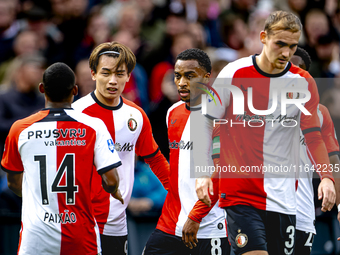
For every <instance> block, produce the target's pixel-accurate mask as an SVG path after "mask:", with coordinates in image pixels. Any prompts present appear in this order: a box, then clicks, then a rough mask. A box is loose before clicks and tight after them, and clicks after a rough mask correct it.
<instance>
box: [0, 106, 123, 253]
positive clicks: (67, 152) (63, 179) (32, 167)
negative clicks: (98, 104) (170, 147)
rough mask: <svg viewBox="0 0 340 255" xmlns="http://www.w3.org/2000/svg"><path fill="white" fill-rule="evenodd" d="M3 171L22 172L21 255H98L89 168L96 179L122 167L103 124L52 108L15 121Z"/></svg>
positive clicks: (7, 140)
mask: <svg viewBox="0 0 340 255" xmlns="http://www.w3.org/2000/svg"><path fill="white" fill-rule="evenodd" d="M1 165H2V167H3V169H5V171H7V172H11V173H22V172H23V181H22V196H23V202H22V203H23V204H22V228H21V238H20V243H19V250H18V254H19V255H20V254H66V253H67V254H98V253H99V252H100V250H101V248H100V239H99V229H98V226H97V224H96V222H95V219H94V215H93V208H92V203H91V199H90V195H91V193H90V192H91V178H92V175H93V171H94V169H93V165H95V166H96V167H97V168H96V169H97V171H98V173H99V174H103V173H105V172H107V171H109V170H111V169H112V168H115V167H118V166H119V165H121V161H120V159H119V156H118V153H117V152H116V151H115V149H114V144H113V141H112V138H111V136H110V134H109V132H108V130H107V128H106V127H105V125H104V123H103V122H102V121H101V120H99V119H96V118H92V117H89V116H87V115H85V114H81V113H77V112H75V111H74V110H73V109H55V108H53V109H44V110H42V111H40V112H38V113H36V114H34V115H31V116H30V117H28V118H25V119H22V120H19V121H17V122H15V123H14V124H13V126H12V128H11V130H10V132H9V135H8V137H7V139H6V144H5V151H4V155H3V159H2V161H1ZM98 173H94V174H95V175H98V176H100V175H99V174H98Z"/></svg>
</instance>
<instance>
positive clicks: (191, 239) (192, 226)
mask: <svg viewBox="0 0 340 255" xmlns="http://www.w3.org/2000/svg"><path fill="white" fill-rule="evenodd" d="M199 227H200V224H199V223H197V222H195V221H193V220H192V219H190V218H188V219H187V221H186V222H185V224H184V226H183V229H182V241H183V243H184V244H185V246H186V247H188V248H190V249H193V248H194V247H196V246H197V243H198V240H197V231H198V228H199Z"/></svg>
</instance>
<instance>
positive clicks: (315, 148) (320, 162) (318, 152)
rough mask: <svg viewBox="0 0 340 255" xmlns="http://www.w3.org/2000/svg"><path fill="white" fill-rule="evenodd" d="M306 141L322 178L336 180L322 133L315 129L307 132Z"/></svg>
mask: <svg viewBox="0 0 340 255" xmlns="http://www.w3.org/2000/svg"><path fill="white" fill-rule="evenodd" d="M305 141H306V144H307V147H308V150H309V151H310V153H311V157H312V162H315V164H316V165H315V169H316V171H317V173H318V174H319V176H320V178H321V179H323V178H330V179H331V180H332V181H333V182H334V177H333V174H332V170H331V167H330V162H329V157H328V154H327V149H326V146H325V143H324V142H323V140H322V136H321V133H320V132H318V131H314V132H311V133H307V134H305Z"/></svg>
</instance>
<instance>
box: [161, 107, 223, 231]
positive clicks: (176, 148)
mask: <svg viewBox="0 0 340 255" xmlns="http://www.w3.org/2000/svg"><path fill="white" fill-rule="evenodd" d="M196 117H198V118H204V116H203V115H202V113H201V109H200V107H199V108H197V107H195V108H193V107H191V108H189V107H188V106H186V104H185V103H184V102H182V101H180V102H178V103H176V104H174V105H173V106H172V107H170V108H169V110H168V113H167V118H166V123H167V126H168V138H169V147H170V176H169V179H170V188H169V190H168V195H167V197H166V199H165V202H164V205H163V210H162V215H161V217H160V218H159V221H158V224H157V229H160V230H162V231H164V232H166V233H168V234H171V235H176V236H179V237H181V236H182V228H183V226H184V224H185V222H186V220H187V219H188V216H189V214H190V212H191V211H192V210H193V207H194V205H195V203H196V202H197V200H198V197H197V194H196V191H195V180H196V179H195V178H192V176H191V173H192V171H193V166H194V164H193V160H194V157H193V153H192V150H193V146H195V145H194V144H193V141H192V139H190V133H191V132H190V118H196ZM211 164H213V163H212V162H211ZM226 236H227V230H226V224H225V215H224V210H223V209H221V208H219V207H218V205H217V204H215V206H213V207H212V209H211V210H210V212H209V214H207V215H206V216H205V217H204V218H203V219H202V221H201V223H200V227H199V230H198V233H197V238H221V237H226Z"/></svg>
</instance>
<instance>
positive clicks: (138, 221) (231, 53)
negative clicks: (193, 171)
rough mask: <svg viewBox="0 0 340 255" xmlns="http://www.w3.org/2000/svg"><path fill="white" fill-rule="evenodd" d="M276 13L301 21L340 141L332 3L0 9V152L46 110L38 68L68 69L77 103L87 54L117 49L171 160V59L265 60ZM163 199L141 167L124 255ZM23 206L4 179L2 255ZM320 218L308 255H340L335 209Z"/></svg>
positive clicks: (169, 2)
mask: <svg viewBox="0 0 340 255" xmlns="http://www.w3.org/2000/svg"><path fill="white" fill-rule="evenodd" d="M273 10H287V11H291V12H293V13H295V14H296V15H298V16H299V17H300V19H301V21H302V23H303V26H304V28H303V35H302V38H301V39H300V43H299V45H300V46H301V47H303V48H304V49H306V50H307V52H308V53H309V54H310V56H311V59H312V65H311V68H310V73H311V75H312V76H313V77H314V78H325V79H317V83H318V89H319V94H320V102H321V103H323V104H324V105H325V106H326V107H327V108H328V109H329V111H330V113H331V116H332V118H333V121H334V125H335V128H336V131H337V133H338V134H340V82H339V81H340V80H339V79H337V78H339V76H340V60H339V58H340V54H339V49H340V48H339V41H340V40H339V38H340V37H339V34H340V3H339V1H338V0H308V1H307V0H272V1H271V0H0V151H3V144H4V141H5V139H6V136H7V134H8V131H9V128H10V126H11V124H12V123H13V122H14V121H15V120H17V119H19V118H23V117H26V116H28V115H29V114H31V113H33V112H35V111H37V110H38V109H41V108H43V107H44V100H43V97H42V96H41V95H39V93H38V92H37V87H38V83H39V82H40V81H41V79H42V73H43V71H44V68H46V67H47V66H48V65H50V64H52V63H54V62H57V61H62V62H65V63H67V64H68V65H69V66H70V67H71V68H72V69H73V70H74V71H75V73H76V77H77V84H78V85H79V87H80V94H79V96H78V98H79V97H81V96H84V95H86V94H87V93H89V92H90V91H92V90H93V89H94V86H95V84H94V82H93V81H92V80H91V76H90V69H89V67H88V62H87V59H88V57H89V55H90V53H91V51H92V50H93V49H94V47H96V46H97V45H98V44H100V43H103V42H106V41H112V40H114V41H118V42H120V43H123V44H125V45H127V46H128V47H130V48H131V49H132V51H133V52H134V53H135V55H136V57H137V65H136V68H135V70H134V71H133V72H132V78H131V79H130V81H129V83H128V84H127V85H126V88H125V91H124V96H125V97H126V98H128V99H130V100H132V101H134V102H135V103H136V104H138V105H140V106H142V107H143V109H144V110H145V112H146V113H147V114H148V116H149V118H150V121H151V123H152V126H153V133H154V137H155V139H156V141H157V143H158V144H159V146H160V148H161V150H162V152H163V153H164V155H165V156H166V157H168V153H169V149H168V140H167V134H166V125H165V115H166V111H167V109H168V107H170V106H171V105H172V104H173V103H174V102H176V101H178V100H179V97H178V94H177V91H176V87H175V85H174V83H173V70H172V68H173V64H174V58H175V57H176V55H177V54H178V53H180V52H181V51H183V50H185V49H187V48H193V47H197V48H200V49H202V50H204V51H206V52H207V53H208V54H209V56H210V58H211V60H212V63H213V73H212V76H213V77H216V75H217V74H218V73H219V71H220V70H221V69H222V68H223V67H224V66H225V65H226V64H227V63H228V62H231V61H234V60H236V59H238V58H240V57H244V56H249V55H251V54H255V53H260V52H261V49H262V45H261V43H260V40H259V32H260V31H261V30H262V29H263V24H264V21H265V19H266V17H267V16H268V14H269V13H270V12H271V11H273ZM318 81H320V82H318ZM314 181H315V185H317V182H318V181H317V180H314ZM165 195H166V191H165V190H164V189H163V187H162V186H161V184H160V183H159V182H158V180H157V178H156V177H155V176H154V175H153V174H152V172H151V170H150V169H149V168H148V166H147V165H145V164H144V163H143V162H142V161H138V162H137V164H136V181H135V185H134V191H133V199H132V200H131V203H130V204H129V207H128V215H129V221H128V228H129V254H130V255H137V254H141V251H142V249H143V246H144V244H145V242H146V241H147V239H148V237H149V235H150V233H151V231H153V229H154V228H155V225H156V222H157V219H158V217H159V215H160V211H161V207H162V204H163V202H164V199H165ZM20 204H21V200H20V198H18V197H16V196H15V195H14V194H13V193H12V192H11V191H9V190H8V188H7V182H6V177H5V173H4V172H3V171H0V255H11V254H16V250H17V244H18V239H19V235H18V233H19V229H20ZM316 215H317V221H316V227H317V236H316V237H315V240H314V245H313V252H312V254H320V255H321V254H322V255H324V254H340V242H337V241H336V238H337V237H339V236H340V228H339V223H338V221H337V220H336V215H337V211H336V209H333V211H332V212H327V213H322V212H321V210H320V203H319V202H317V201H316Z"/></svg>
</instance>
